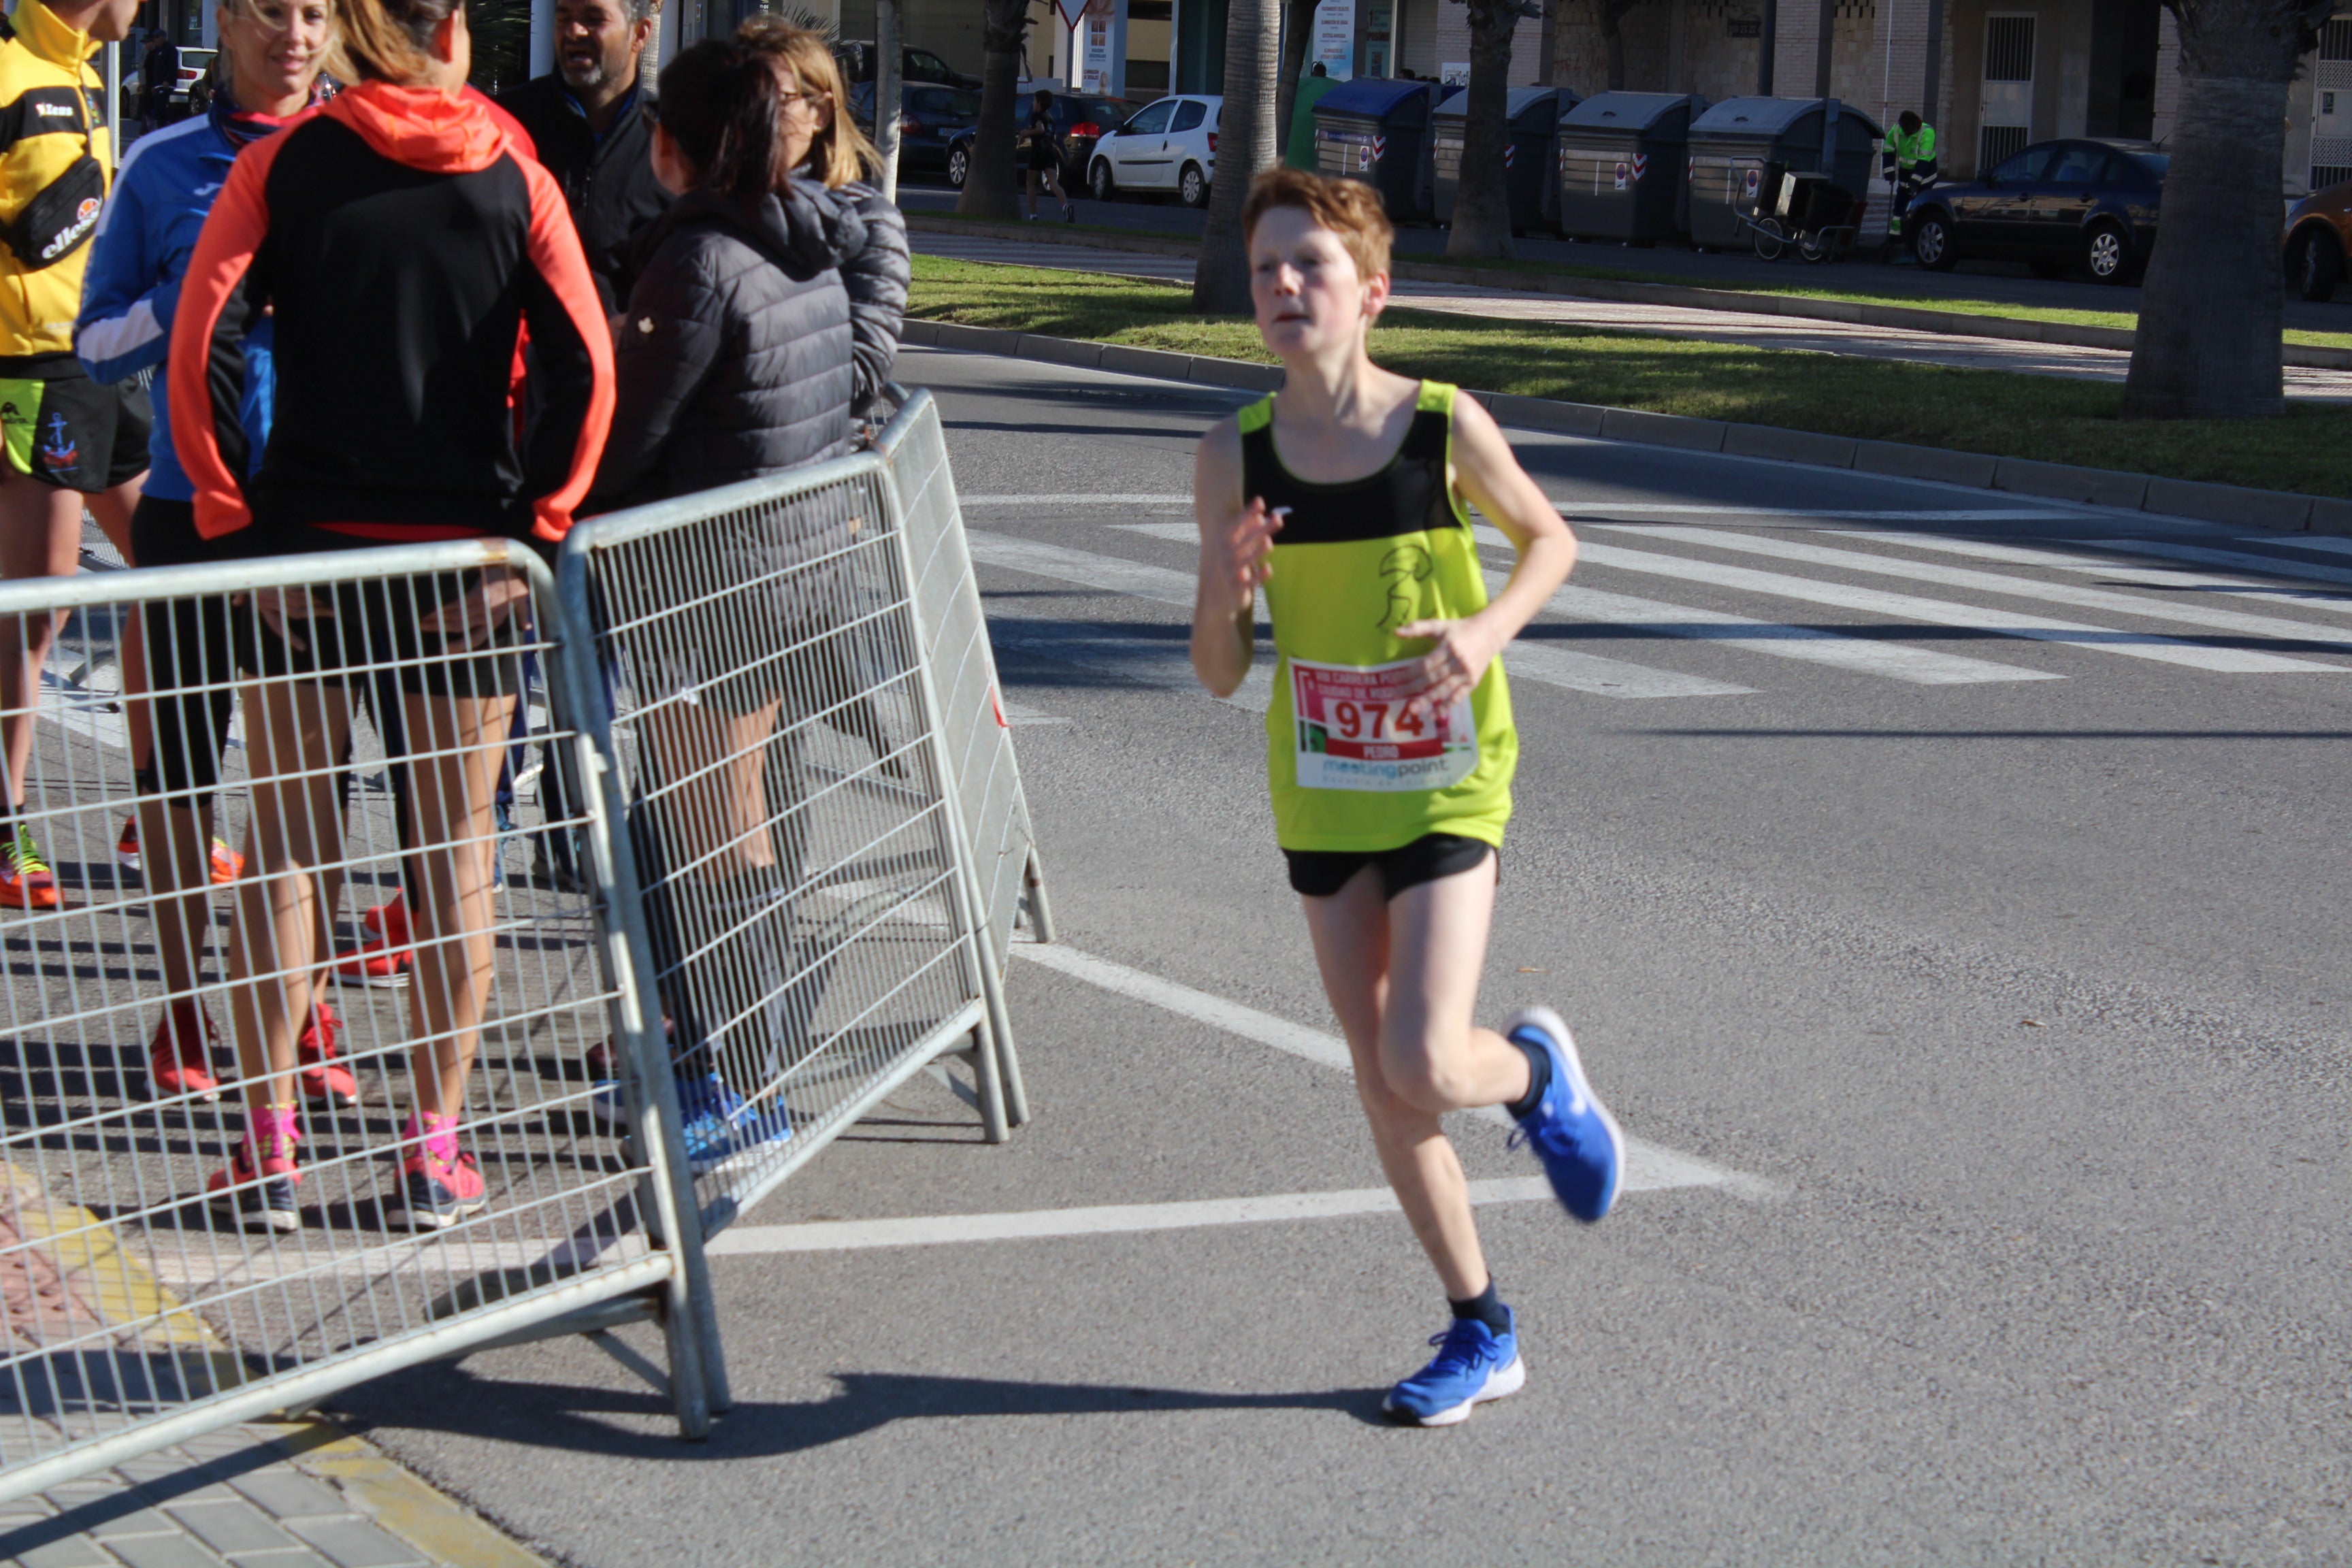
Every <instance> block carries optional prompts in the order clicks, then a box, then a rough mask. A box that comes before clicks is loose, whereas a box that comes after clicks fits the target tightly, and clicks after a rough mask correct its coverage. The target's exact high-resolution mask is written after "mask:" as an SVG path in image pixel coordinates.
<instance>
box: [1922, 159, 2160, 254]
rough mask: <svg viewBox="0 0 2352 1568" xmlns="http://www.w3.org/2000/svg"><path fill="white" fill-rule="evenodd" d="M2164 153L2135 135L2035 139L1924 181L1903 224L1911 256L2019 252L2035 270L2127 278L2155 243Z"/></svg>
mask: <svg viewBox="0 0 2352 1568" xmlns="http://www.w3.org/2000/svg"><path fill="white" fill-rule="evenodd" d="M2171 162H2172V161H2171V160H2170V159H2169V158H2168V157H2166V156H2165V155H2164V154H2163V153H2159V152H2158V151H2157V150H2156V149H2155V148H2154V147H2153V146H2152V145H2150V144H2149V143H2147V142H2124V141H2066V142H2035V143H2034V144H2033V145H2032V146H2031V147H2028V148H2026V149H2025V150H2023V151H2022V152H2020V153H2012V154H2011V155H2010V156H2009V157H2007V158H2004V159H2002V160H2001V162H2000V163H1999V164H1998V165H1996V166H1995V167H1994V168H1993V169H1991V170H1990V172H1989V173H1986V174H1981V175H1979V177H1978V178H1976V179H1974V180H1971V181H1969V182H1968V183H1966V184H1953V185H1933V186H1930V187H1929V188H1928V189H1927V190H1925V191H1922V192H1921V193H1920V194H1919V195H1917V196H1916V197H1914V198H1913V199H1912V202H1911V205H1910V208H1909V210H1908V211H1907V212H1906V214H1905V216H1904V219H1903V229H1904V232H1905V233H1906V234H1907V235H1908V236H1909V237H1910V239H1911V253H1912V255H1914V256H1916V257H1917V258H1918V259H1919V265H1920V266H1922V267H1927V268H1933V269H1934V270H1936V271H1938V272H1941V271H1944V270H1946V269H1947V268H1950V267H1952V266H1953V265H1954V264H1955V263H1958V262H1961V261H1978V260H1984V261H1993V260H1999V261H2023V262H2026V263H2028V264H2029V265H2031V266H2032V268H2033V272H2034V275H2035V276H2036V277H2039V278H2063V277H2064V276H2065V275H2066V274H2067V273H2069V272H2071V271H2073V270H2074V268H2077V267H2080V268H2083V269H2084V270H2085V271H2087V272H2088V273H2090V275H2091V276H2092V277H2093V278H2094V279H2097V280H2098V281H2100V282H2102V283H2127V282H2130V281H2132V280H2133V279H2137V277H2138V276H2139V274H2140V270H2141V268H2145V267H2146V266H2147V254H2148V251H2149V249H2150V248H2151V247H2154V246H2155V244H2156V209H2157V204H2158V202H2159V201H2161V200H2162V199H2163V195H2164V173H2165V170H2166V169H2167V168H2168V167H2169V166H2170V164H2171Z"/></svg>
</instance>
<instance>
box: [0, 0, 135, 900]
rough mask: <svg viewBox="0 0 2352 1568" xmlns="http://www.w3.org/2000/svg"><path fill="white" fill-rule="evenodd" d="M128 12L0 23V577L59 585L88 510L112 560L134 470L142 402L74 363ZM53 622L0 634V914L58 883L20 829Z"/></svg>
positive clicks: (58, 0) (33, 838)
mask: <svg viewBox="0 0 2352 1568" xmlns="http://www.w3.org/2000/svg"><path fill="white" fill-rule="evenodd" d="M137 9H138V7H137V4H136V0H24V3H23V4H21V5H18V6H17V7H16V11H15V13H14V15H12V16H7V17H0V114H5V116H6V118H7V123H8V124H9V125H10V127H12V129H11V131H10V133H9V138H8V140H7V141H6V142H5V144H0V577H6V578H9V579H12V580H14V579H22V578H27V577H69V576H71V575H73V574H74V573H75V572H76V571H78V570H79V566H80V562H81V515H82V509H83V508H84V507H85V506H87V507H88V508H89V510H90V512H91V514H92V515H93V516H95V517H96V518H97V519H98V524H99V527H100V528H101V529H103V530H104V531H105V532H106V537H107V539H108V540H109V542H111V543H112V544H113V545H114V547H115V548H116V549H117V550H119V551H121V552H122V555H123V559H124V560H126V561H135V556H134V554H133V552H132V551H131V510H132V509H133V508H134V507H136V506H137V505H138V504H139V479H140V476H142V474H144V473H145V472H146V470H147V423H148V413H147V394H146V391H145V389H143V388H142V387H139V386H135V385H131V384H123V385H120V386H100V385H99V384H97V383H96V382H93V381H92V380H90V378H89V374H88V373H87V372H85V371H84V370H83V369H82V366H81V362H80V361H79V360H78V359H76V358H75V357H74V352H73V322H74V313H75V311H76V310H79V308H80V305H81V281H82V269H83V268H85V267H86V266H87V265H88V264H89V238H90V236H91V234H92V233H93V232H95V231H96V229H97V227H98V220H99V215H100V211H101V210H102V205H103V204H104V202H105V200H106V192H107V186H108V184H109V183H110V179H111V173H112V170H113V167H114V151H113V146H112V143H111V142H110V139H109V135H108V131H107V127H106V125H105V124H104V123H103V122H102V121H93V120H92V119H91V113H90V111H91V106H92V105H94V104H99V103H102V102H104V101H105V92H106V86H105V83H104V82H102V81H100V79H99V75H98V72H97V71H96V70H94V69H92V68H91V67H90V64H89V62H90V59H91V58H92V57H94V56H95V55H96V54H97V53H98V51H99V49H100V47H101V46H103V45H104V44H106V43H108V42H110V41H120V40H121V38H122V37H123V36H124V35H125V34H126V33H128V32H129V31H130V27H131V17H132V16H134V15H136V14H137ZM60 619H61V617H60V616H56V615H30V616H25V617H23V618H22V619H21V620H19V621H15V622H11V623H0V773H5V777H0V906H5V907H7V908H10V909H19V910H54V909H56V908H58V906H59V903H60V900H59V898H58V879H57V875H56V873H55V872H53V871H52V870H51V869H50V868H49V863H48V860H47V858H46V857H45V856H44V855H43V853H42V850H41V847H40V842H39V839H38V837H37V835H36V834H35V833H34V831H33V826H32V824H31V822H30V821H28V820H27V819H26V770H27V769H28V768H29V767H30V766H31V764H32V759H33V721H34V716H35V714H36V713H37V711H38V710H39V707H40V697H41V667H42V665H43V664H44V663H45V662H46V661H47V658H48V653H49V647H50V645H51V643H52V642H54V641H55V640H56V637H57V632H58V623H59V621H60ZM142 640H143V639H142V636H141V633H140V627H139V625H138V623H137V622H135V621H134V622H133V623H132V624H131V630H130V633H129V634H128V635H127V636H126V637H124V638H123V646H122V648H121V668H122V674H123V689H124V690H125V691H126V692H136V691H138V690H139V689H141V687H142V681H141V679H140V674H141V668H140V667H141V664H142V647H141V646H140V645H141V643H142ZM127 717H128V721H129V727H130V730H131V757H132V761H133V763H134V764H135V765H136V766H138V767H141V768H143V767H145V766H146V765H147V763H148V761H149V755H148V736H147V716H146V713H145V711H144V710H143V707H142V706H139V705H134V706H133V708H132V710H131V713H130V714H129V715H128V716H127Z"/></svg>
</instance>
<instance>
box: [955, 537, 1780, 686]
mask: <svg viewBox="0 0 2352 1568" xmlns="http://www.w3.org/2000/svg"><path fill="white" fill-rule="evenodd" d="M1170 526H1172V527H1176V528H1181V529H1182V530H1184V531H1185V534H1184V536H1185V537H1187V538H1190V537H1192V532H1191V530H1192V525H1191V524H1190V523H1176V524H1171V525H1170ZM966 537H967V538H968V539H969V540H970V541H971V554H972V559H973V560H975V561H979V562H982V563H985V564H988V565H991V566H1002V567H1004V568H1006V569H1007V570H1010V571H1014V572H1025V573H1027V574H1030V575H1031V576H1034V577H1050V578H1053V579H1055V581H1057V582H1064V583H1075V584H1079V585H1081V586H1083V587H1087V588H1092V589H1095V590H1097V591H1098V592H1102V593H1115V594H1126V595H1129V596H1131V597H1134V598H1139V599H1153V600H1157V601H1158V602H1160V604H1163V605H1179V606H1181V608H1182V609H1183V610H1185V611H1186V612H1187V613H1188V614H1189V613H1190V612H1191V610H1192V601H1193V596H1194V590H1195V588H1196V586H1197V584H1196V581H1195V578H1194V575H1193V574H1192V573H1190V572H1178V571H1174V570H1172V569H1171V568H1169V567H1166V566H1152V565H1148V564H1146V563H1143V562H1139V561H1129V560H1127V559H1126V558H1124V557H1123V556H1118V555H1105V554H1102V553H1100V552H1097V551H1092V550H1071V549H1067V548H1066V547H1064V546H1062V545H1058V544H1046V543H1043V542H1039V541H1037V540H1034V539H1020V538H1016V537H1014V536H1013V535H1011V534H1006V533H990V532H986V531H981V530H973V531H970V532H969V533H968V534H967V536H966ZM1503 663H1504V667H1505V668H1507V669H1508V670H1509V671H1510V672H1511V673H1512V674H1513V675H1514V676H1516V677H1518V678H1519V679H1526V680H1532V681H1535V682H1537V683H1538V684H1539V685H1544V686H1558V687H1561V688H1564V689H1568V690H1570V691H1583V692H1588V693H1591V695H1594V696H1597V697H1620V698H1659V697H1738V696H1745V695H1748V691H1749V688H1748V687H1744V686H1732V685H1728V684H1727V683H1725V682H1723V681H1720V680H1703V679H1700V678H1698V677H1697V676H1695V675H1683V674H1680V673H1678V672H1676V671H1674V670H1666V669H1651V668H1647V667H1645V666H1643V665H1638V664H1629V663H1626V662H1625V661H1623V660H1622V659H1614V658H1601V657H1600V656H1599V655H1598V654H1589V653H1575V652H1570V651H1568V650H1566V649H1560V648H1549V647H1533V646H1530V645H1528V644H1514V645H1513V646H1512V647H1511V648H1510V649H1509V650H1508V651H1507V652H1506V653H1505V654H1504V656H1503Z"/></svg>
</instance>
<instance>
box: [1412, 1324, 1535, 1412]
mask: <svg viewBox="0 0 2352 1568" xmlns="http://www.w3.org/2000/svg"><path fill="white" fill-rule="evenodd" d="M1504 1310H1506V1311H1508V1310H1509V1309H1508V1308H1506V1309H1504ZM1430 1343H1431V1344H1433V1345H1435V1346H1436V1347H1437V1359H1436V1360H1435V1361H1433V1362H1431V1363H1429V1364H1428V1365H1427V1366H1425V1367H1423V1368H1422V1369H1421V1370H1420V1371H1419V1372H1417V1373H1413V1374H1412V1376H1411V1377H1408V1378H1406V1379H1405V1380H1404V1381H1403V1382H1402V1383H1400V1384H1397V1385H1396V1386H1395V1387H1394V1388H1391V1389H1390V1390H1389V1394H1388V1397H1387V1398H1386V1399H1383V1400H1381V1409H1383V1410H1385V1411H1387V1412H1388V1413H1389V1414H1390V1415H1392V1416H1394V1417H1395V1418H1396V1419H1398V1420H1400V1421H1409V1422H1411V1423H1412V1425H1414V1426H1453V1425H1454V1423H1455V1422H1457V1421H1467V1420H1469V1419H1470V1411H1471V1407H1472V1406H1474V1405H1480V1404H1483V1403H1484V1402H1486V1400H1489V1399H1500V1398H1502V1397H1503V1396H1504V1395H1505V1394H1517V1392H1518V1391H1519V1390H1520V1389H1521V1388H1524V1387H1525V1386H1527V1381H1528V1368H1527V1363H1525V1362H1522V1361H1521V1360H1520V1359H1519V1335H1518V1319H1517V1317H1516V1316H1514V1317H1513V1318H1512V1320H1511V1328H1510V1331H1508V1332H1506V1333H1501V1334H1497V1333H1496V1332H1495V1331H1494V1330H1492V1329H1490V1328H1488V1327H1487V1326H1486V1324H1484V1323H1482V1322H1480V1321H1478V1320H1477V1319H1475V1318H1456V1319H1454V1326H1453V1327H1451V1328H1449V1329H1447V1330H1446V1331H1444V1333H1442V1334H1437V1335H1434V1336H1433V1337H1432V1338H1431V1340H1430Z"/></svg>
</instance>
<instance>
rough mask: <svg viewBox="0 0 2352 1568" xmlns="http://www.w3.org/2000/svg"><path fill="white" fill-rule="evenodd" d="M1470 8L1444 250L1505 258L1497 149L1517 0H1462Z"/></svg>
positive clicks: (1505, 201)
mask: <svg viewBox="0 0 2352 1568" xmlns="http://www.w3.org/2000/svg"><path fill="white" fill-rule="evenodd" d="M1467 4H1468V5H1469V7H1470V101H1469V102H1468V104H1466V105H1465V109H1464V114H1463V119H1462V167H1461V171H1460V174H1459V175H1458V176H1457V178H1456V180H1455V183H1454V220H1453V229H1452V232H1451V233H1449V234H1448V235H1447V237H1446V240H1445V254H1446V255H1448V256H1450V257H1454V258H1457V259H1485V258H1496V259H1507V258H1509V256H1510V254H1511V196H1510V191H1509V188H1508V186H1507V184H1505V171H1504V168H1503V151H1504V149H1505V148H1506V147H1507V145H1508V144H1509V141H1510V134H1511V128H1510V126H1509V125H1508V124H1507V122H1506V121H1505V119H1504V110H1505V108H1506V106H1507V104H1508V102H1509V100H1510V91H1511V32H1512V29H1513V28H1515V27H1517V26H1518V25H1519V6H1518V0H1467Z"/></svg>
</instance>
